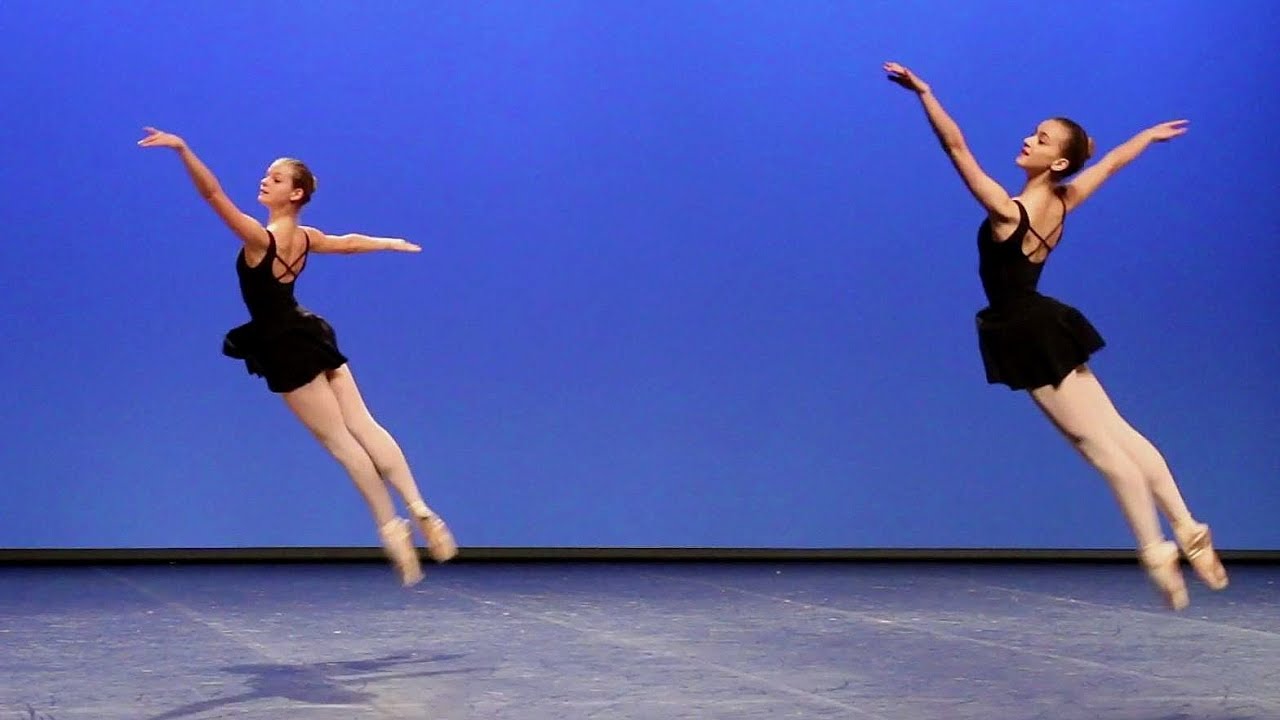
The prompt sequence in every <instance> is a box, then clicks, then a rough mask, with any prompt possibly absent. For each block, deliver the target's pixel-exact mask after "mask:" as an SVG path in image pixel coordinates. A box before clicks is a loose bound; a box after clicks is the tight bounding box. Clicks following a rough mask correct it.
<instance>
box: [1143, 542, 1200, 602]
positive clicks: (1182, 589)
mask: <svg viewBox="0 0 1280 720" xmlns="http://www.w3.org/2000/svg"><path fill="white" fill-rule="evenodd" d="M1138 556H1139V558H1140V559H1141V561H1142V566H1143V567H1145V568H1146V570H1147V578H1148V579H1150V580H1151V584H1153V585H1155V587H1156V590H1158V591H1160V593H1161V594H1162V595H1164V599H1165V602H1167V603H1168V604H1169V607H1170V608H1172V609H1174V610H1182V609H1183V608H1185V607H1186V606H1187V605H1190V604H1191V599H1190V598H1189V597H1188V596H1187V585H1186V583H1185V582H1183V580H1182V564H1181V562H1180V559H1179V557H1178V546H1177V545H1175V544H1174V543H1172V542H1170V541H1168V540H1164V541H1162V542H1158V543H1153V544H1151V545H1148V546H1146V547H1144V548H1142V549H1141V550H1139V551H1138Z"/></svg>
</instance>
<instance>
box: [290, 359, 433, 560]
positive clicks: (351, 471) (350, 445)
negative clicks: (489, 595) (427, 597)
mask: <svg viewBox="0 0 1280 720" xmlns="http://www.w3.org/2000/svg"><path fill="white" fill-rule="evenodd" d="M283 397H284V401H285V404H286V405H288V406H289V409H290V410H292V411H293V413H294V414H295V415H297V416H298V419H299V420H301V421H302V424H303V425H305V426H306V427H307V429H308V430H310V431H311V434H312V435H314V436H315V437H316V440H319V441H320V444H321V445H323V446H324V448H325V449H326V450H328V451H329V453H330V454H331V455H333V457H334V459H336V460H337V461H338V462H339V463H340V464H341V465H342V467H343V468H344V469H346V471H347V474H348V475H350V476H351V480H352V482H354V483H355V486H356V489H357V490H359V491H360V494H361V495H362V496H364V499H365V502H366V503H368V505H369V510H370V512H372V513H373V519H374V522H375V523H376V524H377V526H378V531H379V534H380V535H381V538H382V542H383V546H384V547H385V548H386V549H387V553H388V554H389V555H390V556H391V559H392V561H393V562H395V564H396V567H397V569H398V570H399V571H400V575H401V580H402V581H403V582H404V583H405V584H406V585H412V584H413V583H415V582H417V581H418V580H420V579H421V578H422V573H421V569H420V568H419V567H418V564H417V554H416V552H414V551H413V547H412V544H409V545H408V550H409V551H410V552H411V553H412V554H413V556H412V557H407V556H406V555H405V552H404V551H405V545H406V543H405V541H404V537H403V536H404V535H405V534H406V533H407V528H406V527H405V526H404V521H403V520H400V519H399V518H397V517H396V512H395V505H394V504H393V503H392V501H391V494H390V493H388V492H387V488H386V486H385V485H383V484H382V478H380V477H379V476H378V471H377V469H376V468H375V467H374V463H373V460H371V459H370V458H369V454H368V453H367V452H365V449H364V448H363V447H361V445H360V443H359V442H358V441H357V440H356V438H355V436H354V435H352V434H351V431H350V430H348V429H347V426H346V424H345V423H344V422H343V420H342V409H341V407H340V406H339V405H338V398H337V396H336V395H334V392H333V389H332V388H331V387H330V386H329V381H328V379H327V378H326V377H325V376H324V375H323V374H321V375H318V376H316V378H315V379H314V380H312V381H311V382H309V383H307V384H306V385H304V386H302V387H300V388H298V389H297V390H293V391H291V392H288V393H284V395H283Z"/></svg>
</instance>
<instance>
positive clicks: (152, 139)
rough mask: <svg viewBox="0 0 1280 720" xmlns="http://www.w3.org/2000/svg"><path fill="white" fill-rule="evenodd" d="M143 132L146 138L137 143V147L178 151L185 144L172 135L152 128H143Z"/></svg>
mask: <svg viewBox="0 0 1280 720" xmlns="http://www.w3.org/2000/svg"><path fill="white" fill-rule="evenodd" d="M143 130H145V131H146V133H147V136H146V137H144V138H142V139H141V140H139V141H138V147H167V148H173V149H175V150H178V149H181V148H182V147H183V146H185V145H186V144H187V143H186V141H185V140H183V139H182V138H180V137H178V136H177V135H174V134H173V133H167V132H164V131H162V130H157V129H155V128H153V127H148V128H143Z"/></svg>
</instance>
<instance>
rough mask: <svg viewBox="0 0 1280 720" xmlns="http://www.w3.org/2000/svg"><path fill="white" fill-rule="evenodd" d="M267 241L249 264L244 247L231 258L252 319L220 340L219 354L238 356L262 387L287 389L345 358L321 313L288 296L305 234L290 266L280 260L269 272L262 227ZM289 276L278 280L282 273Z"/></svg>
mask: <svg viewBox="0 0 1280 720" xmlns="http://www.w3.org/2000/svg"><path fill="white" fill-rule="evenodd" d="M267 237H268V238H269V239H270V244H269V246H268V248H267V255H266V257H264V258H263V259H262V262H260V263H258V264H257V265H255V266H254V267H249V265H248V263H247V262H246V260H245V257H244V250H241V251H240V254H239V255H238V256H237V257H236V275H237V276H238V277H239V279H240V295H241V297H242V298H243V299H244V304H245V307H246V308H248V310H249V316H250V318H252V319H251V320H250V321H249V322H247V323H245V324H243V325H240V326H237V327H235V328H232V329H231V330H230V331H229V332H228V333H227V334H226V336H225V337H224V338H223V341H222V354H223V355H226V356H227V357H230V358H234V359H236V360H243V361H244V365H245V369H246V370H247V371H248V372H249V373H250V374H253V375H257V376H259V377H262V378H264V379H265V380H266V381H267V388H268V389H270V390H271V391H272V392H276V393H287V392H290V391H292V390H297V389H298V388H300V387H302V386H303V385H306V384H307V383H309V382H311V381H312V380H314V379H315V378H316V376H317V375H319V374H320V373H323V372H326V371H328V370H336V369H337V368H340V367H342V366H343V365H344V364H346V362H347V358H346V357H345V356H343V354H342V352H341V351H340V350H339V349H338V339H337V336H336V335H335V333H334V331H333V327H331V326H330V325H329V323H328V322H326V321H325V319H324V318H322V317H320V316H319V315H316V314H315V313H312V312H310V311H308V310H307V309H305V308H303V307H302V306H300V305H299V304H298V302H297V300H295V299H294V296H293V288H294V283H295V282H296V281H297V279H298V273H299V272H301V270H302V266H303V264H305V260H306V257H307V253H308V252H309V251H310V249H311V238H310V236H307V247H306V249H305V250H304V251H303V254H302V257H300V258H298V260H296V261H295V264H296V265H297V267H295V266H294V265H290V264H288V263H284V261H283V260H281V264H283V265H284V266H285V268H286V269H285V272H284V274H283V275H282V277H280V278H277V277H276V276H275V274H274V272H275V271H274V265H275V260H276V239H275V236H274V235H272V234H271V232H270V231H268V232H267ZM286 277H287V278H289V280H288V282H284V281H283V279H284V278H286Z"/></svg>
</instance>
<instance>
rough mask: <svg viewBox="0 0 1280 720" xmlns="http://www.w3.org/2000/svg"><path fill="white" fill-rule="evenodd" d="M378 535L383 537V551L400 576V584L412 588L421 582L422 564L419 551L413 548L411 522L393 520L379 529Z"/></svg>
mask: <svg viewBox="0 0 1280 720" xmlns="http://www.w3.org/2000/svg"><path fill="white" fill-rule="evenodd" d="M378 534H379V535H380V536H382V549H383V550H384V551H386V553H387V557H388V558H389V559H390V560H391V564H392V565H394V566H395V568H396V572H398V573H399V574H400V584H402V585H404V586H405V587H410V586H412V585H417V584H418V583H419V582H421V581H422V562H421V560H419V558H418V549H417V548H415V547H414V546H413V533H412V531H410V530H409V521H408V520H405V519H403V518H396V519H394V520H391V521H389V522H388V523H387V524H386V525H383V526H382V527H381V528H379V530H378Z"/></svg>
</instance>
